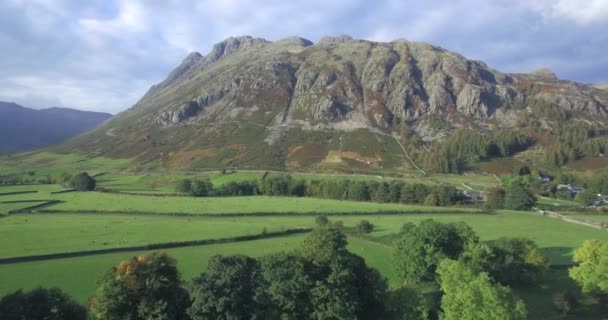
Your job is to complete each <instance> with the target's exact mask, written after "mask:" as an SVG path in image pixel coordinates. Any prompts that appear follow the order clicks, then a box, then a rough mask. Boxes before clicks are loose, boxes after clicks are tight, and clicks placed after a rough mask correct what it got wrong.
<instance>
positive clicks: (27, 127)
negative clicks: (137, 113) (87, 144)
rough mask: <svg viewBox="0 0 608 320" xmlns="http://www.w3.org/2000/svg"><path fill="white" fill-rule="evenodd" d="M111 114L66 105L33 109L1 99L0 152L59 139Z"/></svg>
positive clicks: (101, 120)
mask: <svg viewBox="0 0 608 320" xmlns="http://www.w3.org/2000/svg"><path fill="white" fill-rule="evenodd" d="M111 116H112V115H111V114H108V113H101V112H89V111H80V110H74V109H67V108H48V109H42V110H35V109H30V108H26V107H23V106H20V105H18V104H16V103H11V102H2V101H0V153H13V152H18V151H25V150H31V149H36V148H41V147H45V146H48V145H51V144H55V143H59V142H62V141H64V140H67V139H69V138H71V137H73V136H75V135H78V134H80V133H83V132H85V131H88V130H91V129H93V128H95V127H97V126H98V125H99V124H101V123H102V122H104V121H105V120H107V119H108V118H110V117H111Z"/></svg>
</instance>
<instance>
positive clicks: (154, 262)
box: [90, 252, 189, 320]
mask: <svg viewBox="0 0 608 320" xmlns="http://www.w3.org/2000/svg"><path fill="white" fill-rule="evenodd" d="M180 283H181V279H180V276H179V273H178V271H177V267H176V262H175V260H174V259H173V258H171V257H169V256H168V255H166V254H164V253H159V252H154V253H151V254H149V255H145V256H138V257H133V258H130V259H127V260H125V261H122V262H121V263H119V264H118V265H116V266H114V267H112V268H110V269H109V270H108V271H106V272H105V274H104V275H103V276H102V278H101V279H100V280H99V281H98V287H97V291H96V292H95V296H94V297H93V298H92V299H91V301H90V303H91V314H92V317H93V318H94V319H99V320H119V319H133V320H140V319H141V320H144V319H163V320H165V319H166V320H181V319H187V316H186V313H185V311H186V308H187V307H188V306H189V297H188V293H187V292H186V290H184V289H183V288H182V287H181V286H180Z"/></svg>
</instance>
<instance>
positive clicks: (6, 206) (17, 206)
mask: <svg viewBox="0 0 608 320" xmlns="http://www.w3.org/2000/svg"><path fill="white" fill-rule="evenodd" d="M42 203H44V202H42V201H28V202H14V203H0V214H7V213H9V212H11V211H13V210H22V209H25V208H29V207H31V206H35V205H38V204H42Z"/></svg>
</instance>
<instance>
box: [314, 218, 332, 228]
mask: <svg viewBox="0 0 608 320" xmlns="http://www.w3.org/2000/svg"><path fill="white" fill-rule="evenodd" d="M315 222H316V223H317V225H318V226H321V227H322V226H326V225H327V224H328V223H329V219H327V217H326V216H317V217H316V218H315Z"/></svg>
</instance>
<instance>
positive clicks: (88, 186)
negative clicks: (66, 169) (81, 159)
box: [70, 172, 96, 191]
mask: <svg viewBox="0 0 608 320" xmlns="http://www.w3.org/2000/svg"><path fill="white" fill-rule="evenodd" d="M70 185H71V186H72V188H74V189H76V190H78V191H93V190H95V185H96V181H95V179H94V178H93V177H91V176H89V174H88V173H86V172H81V173H79V174H77V175H75V176H73V177H72V179H71V180H70Z"/></svg>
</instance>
